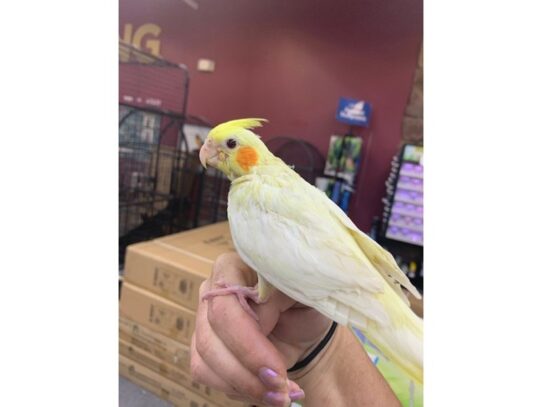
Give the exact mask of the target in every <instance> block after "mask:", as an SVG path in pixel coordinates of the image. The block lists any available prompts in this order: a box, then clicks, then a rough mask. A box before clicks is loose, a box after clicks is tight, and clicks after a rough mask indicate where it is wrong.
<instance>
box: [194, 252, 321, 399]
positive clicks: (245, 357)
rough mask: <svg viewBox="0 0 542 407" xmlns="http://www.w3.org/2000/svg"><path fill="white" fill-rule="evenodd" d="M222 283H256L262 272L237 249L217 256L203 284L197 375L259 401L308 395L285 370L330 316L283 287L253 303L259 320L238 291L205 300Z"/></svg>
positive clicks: (235, 396) (232, 393)
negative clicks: (291, 295)
mask: <svg viewBox="0 0 542 407" xmlns="http://www.w3.org/2000/svg"><path fill="white" fill-rule="evenodd" d="M220 283H228V284H236V285H240V286H254V285H256V283H257V276H256V274H255V273H254V271H252V270H251V269H250V268H249V267H248V266H247V265H246V264H245V263H243V261H242V260H241V258H240V257H239V256H238V255H237V254H236V253H227V254H223V255H221V256H220V257H219V258H218V259H217V260H216V262H215V264H214V266H213V272H212V275H211V277H210V278H209V279H208V280H206V281H205V282H204V283H203V284H202V286H201V287H200V303H199V307H198V311H197V317H196V329H195V333H194V336H193V337H192V346H191V370H192V376H193V378H194V380H196V381H197V382H200V383H202V384H205V385H207V386H210V387H213V388H216V389H218V390H220V391H222V392H224V393H226V394H227V395H228V396H230V397H231V398H233V399H237V400H244V401H249V402H251V403H255V404H261V403H262V402H263V403H264V404H266V405H271V406H288V405H289V403H290V401H293V400H299V399H301V398H303V397H304V393H303V391H302V390H301V388H300V387H299V386H298V384H297V383H295V382H293V381H290V380H288V376H287V372H286V370H287V368H289V367H291V366H293V365H294V364H295V363H296V362H297V361H298V360H300V359H302V358H303V357H304V356H305V355H307V354H308V352H309V351H310V350H311V349H312V348H313V347H314V345H316V344H317V343H318V342H319V341H320V340H321V339H322V337H323V336H325V334H326V333H327V331H328V329H329V327H330V325H331V320H329V319H328V318H326V317H324V316H323V315H322V314H320V313H318V312H317V311H316V310H314V309H312V308H308V307H306V306H304V305H302V304H299V303H297V302H296V301H295V300H293V299H291V298H289V297H287V296H286V295H284V294H282V293H281V292H279V291H278V290H274V292H273V293H272V294H271V295H270V297H269V299H268V300H267V301H266V302H265V303H264V304H254V303H252V304H251V305H252V308H253V310H254V311H255V313H256V314H257V315H258V318H259V320H258V321H256V320H255V319H254V318H252V317H251V316H250V315H249V314H248V313H247V312H246V311H245V310H243V308H242V307H241V305H240V304H239V301H238V300H237V298H236V297H235V296H234V295H226V296H219V297H214V298H211V299H209V300H208V301H201V297H202V296H203V295H204V294H205V293H206V292H208V291H209V290H212V289H215V288H218V287H220V286H221V284H220Z"/></svg>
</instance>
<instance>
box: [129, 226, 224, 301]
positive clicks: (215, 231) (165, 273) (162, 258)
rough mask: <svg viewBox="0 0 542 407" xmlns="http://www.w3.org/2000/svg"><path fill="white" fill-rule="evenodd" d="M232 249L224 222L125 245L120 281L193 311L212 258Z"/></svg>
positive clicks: (208, 273)
mask: <svg viewBox="0 0 542 407" xmlns="http://www.w3.org/2000/svg"><path fill="white" fill-rule="evenodd" d="M230 251H235V247H234V245H233V241H232V239H231V235H230V230H229V226H228V222H220V223H215V224H213V225H208V226H204V227H201V228H197V229H192V230H189V231H186V232H181V233H176V234H173V235H169V236H166V237H163V238H160V239H155V240H151V241H148V242H143V243H138V244H135V245H131V246H129V247H128V250H127V253H126V262H125V266H124V280H125V281H126V282H128V283H132V284H134V285H137V286H139V287H142V288H144V289H146V290H149V291H151V292H153V293H156V294H158V295H160V296H162V297H164V298H167V299H169V300H171V301H173V302H175V303H177V304H180V305H182V306H184V307H187V308H189V309H191V310H196V309H197V306H198V296H199V295H198V294H199V287H200V285H201V283H202V282H203V281H204V280H205V279H207V278H208V277H209V275H210V274H211V270H212V266H213V263H214V261H215V260H216V258H217V257H218V256H219V255H220V254H222V253H225V252H230Z"/></svg>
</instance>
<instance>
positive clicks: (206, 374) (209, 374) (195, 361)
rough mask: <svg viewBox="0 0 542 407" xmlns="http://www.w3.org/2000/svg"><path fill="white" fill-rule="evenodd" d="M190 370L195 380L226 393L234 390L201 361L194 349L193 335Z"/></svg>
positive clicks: (194, 339) (193, 339)
mask: <svg viewBox="0 0 542 407" xmlns="http://www.w3.org/2000/svg"><path fill="white" fill-rule="evenodd" d="M190 372H191V375H192V379H193V380H194V381H195V382H198V383H200V384H203V385H205V386H209V387H212V388H213V389H216V390H219V391H221V392H223V393H226V394H228V393H233V392H234V390H233V388H232V387H231V386H230V385H229V384H228V383H226V381H224V380H223V379H221V378H220V377H219V376H218V375H217V374H216V373H215V372H213V371H212V370H211V369H210V368H209V366H207V364H206V363H205V361H203V359H202V358H201V356H200V355H199V353H198V351H197V349H196V336H195V335H194V336H193V337H192V344H191V346H190Z"/></svg>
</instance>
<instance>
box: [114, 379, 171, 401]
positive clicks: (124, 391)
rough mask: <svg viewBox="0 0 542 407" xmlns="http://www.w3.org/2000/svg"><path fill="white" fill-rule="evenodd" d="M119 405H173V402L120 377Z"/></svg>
mask: <svg viewBox="0 0 542 407" xmlns="http://www.w3.org/2000/svg"><path fill="white" fill-rule="evenodd" d="M119 407H172V404H170V403H168V402H167V401H164V400H162V399H160V398H158V397H156V396H155V395H154V394H152V393H149V392H148V391H146V390H143V389H142V388H141V387H139V386H137V385H136V384H134V383H132V382H131V381H129V380H127V379H125V378H124V377H119Z"/></svg>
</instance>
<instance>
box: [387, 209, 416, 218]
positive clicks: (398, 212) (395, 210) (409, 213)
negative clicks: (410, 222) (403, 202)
mask: <svg viewBox="0 0 542 407" xmlns="http://www.w3.org/2000/svg"><path fill="white" fill-rule="evenodd" d="M391 213H394V214H395V213H396V214H398V215H405V216H412V217H414V218H422V219H423V213H417V212H409V211H405V210H403V209H397V208H395V207H392V208H391Z"/></svg>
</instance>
